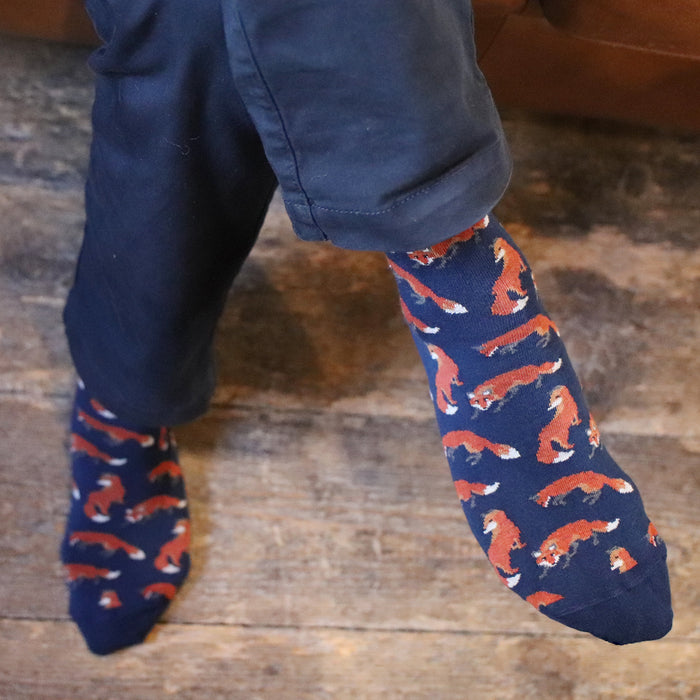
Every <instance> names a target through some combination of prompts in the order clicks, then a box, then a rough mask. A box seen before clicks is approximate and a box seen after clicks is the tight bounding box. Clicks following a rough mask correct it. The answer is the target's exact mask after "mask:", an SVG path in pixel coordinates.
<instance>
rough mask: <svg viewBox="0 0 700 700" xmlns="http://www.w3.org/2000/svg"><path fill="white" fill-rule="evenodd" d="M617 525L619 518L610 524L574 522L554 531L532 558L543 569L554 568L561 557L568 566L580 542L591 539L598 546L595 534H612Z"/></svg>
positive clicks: (593, 521) (588, 521)
mask: <svg viewBox="0 0 700 700" xmlns="http://www.w3.org/2000/svg"><path fill="white" fill-rule="evenodd" d="M619 524H620V520H619V518H617V519H616V520H613V521H611V522H608V521H605V520H576V521H575V522H573V523H568V524H567V525H563V526H562V527H560V528H559V529H558V530H555V531H554V532H553V533H552V534H551V535H549V537H547V538H546V539H545V540H544V542H542V544H541V545H540V547H539V549H538V550H537V551H536V552H533V553H532V556H533V557H535V560H536V561H537V565H538V566H543V567H545V568H552V567H554V566H556V565H557V564H558V563H559V561H561V558H562V557H565V558H566V562H565V564H564V566H568V564H569V561H571V557H573V556H574V554H576V551H577V550H578V547H579V544H580V543H581V542H585V541H586V540H590V539H592V540H593V544H598V537H597V533H605V532H612V531H613V530H614V529H615V528H617V526H618V525H619Z"/></svg>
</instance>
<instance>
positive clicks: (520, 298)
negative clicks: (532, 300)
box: [491, 238, 529, 316]
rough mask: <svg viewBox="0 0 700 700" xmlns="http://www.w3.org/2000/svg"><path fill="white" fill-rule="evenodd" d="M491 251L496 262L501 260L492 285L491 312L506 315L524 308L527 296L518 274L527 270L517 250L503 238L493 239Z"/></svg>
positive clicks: (496, 314)
mask: <svg viewBox="0 0 700 700" xmlns="http://www.w3.org/2000/svg"><path fill="white" fill-rule="evenodd" d="M493 252H494V255H495V257H496V262H500V261H501V260H502V261H503V269H502V270H501V274H500V275H499V276H498V279H497V280H496V282H495V283H494V285H493V296H494V301H493V304H492V305H491V313H492V314H493V315H495V316H508V315H509V314H514V313H516V312H518V311H520V310H521V309H524V308H525V306H526V304H527V302H528V299H529V297H528V295H527V292H526V291H525V290H524V289H523V285H522V283H521V281H520V275H521V273H523V272H525V270H527V266H526V265H525V263H524V262H523V259H522V258H521V257H520V254H519V253H518V251H517V250H515V248H513V246H512V245H510V243H508V242H507V241H506V240H505V239H503V238H497V239H496V240H495V241H494V243H493ZM513 297H515V298H513Z"/></svg>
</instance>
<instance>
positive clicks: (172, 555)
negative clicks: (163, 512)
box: [155, 519, 190, 574]
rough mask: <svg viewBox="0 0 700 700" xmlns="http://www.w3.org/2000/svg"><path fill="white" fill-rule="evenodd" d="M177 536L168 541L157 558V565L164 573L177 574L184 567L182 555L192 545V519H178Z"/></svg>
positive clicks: (174, 532) (175, 530)
mask: <svg viewBox="0 0 700 700" xmlns="http://www.w3.org/2000/svg"><path fill="white" fill-rule="evenodd" d="M173 534H174V535H175V538H174V539H172V540H170V541H169V542H166V543H165V544H164V545H163V546H162V547H161V548H160V552H159V554H158V556H157V557H156V560H155V567H156V569H158V570H159V571H162V572H163V573H164V574H177V573H179V572H180V570H181V569H182V563H181V560H182V555H183V554H185V553H186V552H187V551H188V550H189V547H190V521H189V520H185V519H183V520H178V521H177V523H175V528H174V529H173Z"/></svg>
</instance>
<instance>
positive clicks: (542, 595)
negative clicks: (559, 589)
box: [525, 591, 564, 610]
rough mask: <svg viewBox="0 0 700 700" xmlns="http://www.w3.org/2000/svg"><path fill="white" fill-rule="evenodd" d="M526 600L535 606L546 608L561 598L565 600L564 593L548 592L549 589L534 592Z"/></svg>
mask: <svg viewBox="0 0 700 700" xmlns="http://www.w3.org/2000/svg"><path fill="white" fill-rule="evenodd" d="M525 600H526V601H527V602H528V603H530V605H532V607H533V608H537V609H538V610H539V609H540V608H545V607H547V606H548V605H551V604H552V603H556V602H557V601H559V600H564V596H563V595H559V594H558V593H548V592H547V591H537V592H536V593H532V594H531V595H529V596H528V597H527V598H525Z"/></svg>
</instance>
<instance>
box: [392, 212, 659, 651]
mask: <svg viewBox="0 0 700 700" xmlns="http://www.w3.org/2000/svg"><path fill="white" fill-rule="evenodd" d="M388 258H389V264H390V267H391V269H392V271H393V272H394V275H395V277H396V281H397V284H398V287H399V293H400V296H401V305H402V310H403V313H404V316H405V318H406V320H407V322H408V324H409V327H410V328H411V332H412V334H413V338H414V340H415V343H416V345H417V347H418V351H419V353H420V355H421V358H422V360H423V363H424V365H425V368H426V371H427V373H428V377H429V379H430V383H431V392H432V397H433V400H434V404H435V412H436V415H437V420H438V425H439V428H440V432H441V434H442V442H443V445H444V448H445V453H446V455H447V457H448V461H449V463H450V469H451V472H452V476H453V479H454V482H455V486H456V489H457V493H458V495H459V498H460V499H461V502H462V506H463V510H464V512H465V514H466V516H467V519H468V521H469V524H470V526H471V528H472V530H473V532H474V534H475V535H476V537H477V539H478V540H479V543H480V545H481V546H482V548H483V549H484V551H485V552H486V554H487V556H488V558H489V560H490V562H491V564H492V565H493V567H494V569H495V570H496V573H497V574H498V576H499V578H500V579H501V581H502V582H503V583H504V584H505V585H506V586H508V587H509V588H511V589H512V590H513V591H514V592H516V593H517V594H518V595H520V596H521V597H522V598H524V599H525V600H526V601H527V602H529V603H530V604H532V605H533V606H534V607H535V608H537V609H539V610H540V611H542V612H543V613H544V614H545V615H547V616H549V617H551V618H552V619H554V620H557V621H558V622H561V623H563V624H565V625H568V626H569V627H573V628H575V629H578V630H582V631H585V632H589V633H591V634H593V635H595V636H596V637H599V638H601V639H605V640H607V641H609V642H612V643H614V644H627V643H631V642H638V641H644V640H649V639H657V638H659V637H662V636H663V635H665V634H666V633H667V632H668V631H669V629H670V627H671V621H672V611H671V599H670V591H669V582H668V572H667V569H666V564H665V559H666V548H665V546H664V543H663V541H662V540H661V539H660V537H659V535H658V533H657V531H656V528H655V527H654V525H653V524H652V523H650V522H649V520H648V518H647V516H646V514H645V512H644V507H643V505H642V500H641V498H640V495H639V492H638V490H637V487H636V486H635V484H634V483H633V482H632V480H631V479H630V477H629V476H627V475H626V474H625V473H624V472H623V471H622V470H621V469H620V468H619V467H618V465H617V464H616V463H615V462H614V461H613V459H612V458H611V456H610V455H609V454H608V452H607V451H606V449H605V447H604V446H603V445H602V444H601V442H600V435H599V433H598V429H597V428H596V424H595V422H594V420H593V418H592V416H591V415H590V413H589V411H588V409H587V407H586V403H585V400H584V397H583V395H582V391H581V386H580V384H579V381H578V379H577V377H576V374H575V372H574V370H573V368H572V365H571V362H570V361H569V359H568V357H567V354H566V350H565V348H564V345H563V343H562V341H561V339H560V337H559V333H558V330H557V327H556V325H555V324H554V322H553V321H552V320H551V319H550V318H549V317H548V316H547V314H546V312H545V310H544V309H543V307H542V305H541V303H540V301H539V299H538V296H537V292H536V289H535V285H534V281H533V278H532V274H531V272H530V269H529V268H528V265H527V263H526V261H525V260H524V259H523V256H522V255H521V253H520V252H519V250H518V248H517V247H516V245H515V244H514V243H513V241H512V240H511V238H510V237H509V236H508V234H507V233H506V232H505V231H504V229H503V228H502V227H501V226H500V225H499V223H498V222H497V221H496V220H495V219H494V218H493V217H492V218H491V219H490V220H489V218H488V217H487V218H485V219H484V220H483V221H481V222H479V223H478V224H476V225H475V226H473V227H472V228H470V229H468V230H466V231H464V232H463V233H461V234H459V235H458V236H455V237H454V238H451V239H449V240H447V241H445V242H444V243H442V244H439V245H437V246H434V247H433V248H429V249H426V250H422V251H415V252H411V253H391V254H389V256H388Z"/></svg>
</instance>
